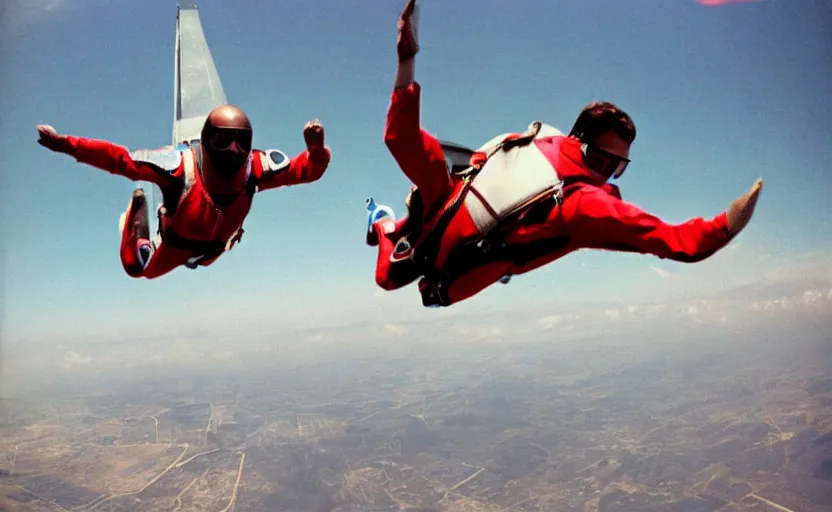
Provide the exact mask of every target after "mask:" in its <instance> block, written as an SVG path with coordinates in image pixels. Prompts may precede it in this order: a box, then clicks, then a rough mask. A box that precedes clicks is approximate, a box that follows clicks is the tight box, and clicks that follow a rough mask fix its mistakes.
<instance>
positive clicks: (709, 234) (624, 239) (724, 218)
mask: <svg viewBox="0 0 832 512" xmlns="http://www.w3.org/2000/svg"><path fill="white" fill-rule="evenodd" d="M761 187H762V182H758V183H756V184H755V185H754V186H753V187H752V189H751V190H750V191H749V192H748V193H747V194H745V195H744V196H741V197H740V198H739V199H737V200H736V201H734V202H733V203H732V205H731V207H730V208H729V209H728V210H727V211H725V212H723V213H720V214H719V215H717V216H715V217H714V218H712V219H705V218H702V217H697V218H693V219H690V220H688V221H686V222H683V223H681V224H670V223H667V222H664V221H663V220H661V219H660V218H658V217H656V216H655V215H652V214H650V213H647V212H645V211H644V210H642V209H640V208H639V207H637V206H635V205H633V204H630V203H628V202H626V201H623V200H621V199H619V198H617V197H614V196H612V195H610V194H608V193H605V192H604V191H602V190H601V189H596V188H587V189H585V190H583V191H580V192H578V194H580V196H578V197H574V198H573V200H572V201H569V200H567V201H566V202H565V203H564V206H563V216H564V220H565V221H566V226H567V230H568V232H569V236H570V237H571V238H572V239H573V240H575V241H576V242H578V243H579V244H580V245H581V246H582V247H586V248H590V249H606V250H614V251H625V252H637V253H642V254H652V255H655V256H658V257H659V258H667V259H671V260H674V261H680V262H684V263H695V262H699V261H702V260H704V259H706V258H708V257H710V256H712V255H713V254H714V253H716V252H717V251H719V250H720V249H722V248H723V247H724V246H725V245H726V244H728V242H730V241H731V239H732V238H734V237H735V236H736V235H737V234H738V233H739V232H740V231H741V230H742V229H743V228H744V227H745V225H746V224H747V222H748V219H750V217H751V214H752V213H753V208H754V205H755V204H756V201H757V197H758V196H759V192H760V188H761Z"/></svg>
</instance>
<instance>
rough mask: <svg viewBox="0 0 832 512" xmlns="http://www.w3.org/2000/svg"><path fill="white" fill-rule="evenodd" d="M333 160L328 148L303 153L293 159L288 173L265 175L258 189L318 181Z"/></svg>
mask: <svg viewBox="0 0 832 512" xmlns="http://www.w3.org/2000/svg"><path fill="white" fill-rule="evenodd" d="M331 158H332V155H331V153H330V151H329V149H328V148H326V147H323V148H320V149H317V148H316V149H315V150H313V151H308V150H307V151H303V152H302V153H299V154H298V155H296V156H295V157H294V158H292V160H291V161H290V162H289V169H288V170H287V171H286V172H279V173H277V174H273V175H263V176H262V177H261V178H260V180H259V182H258V189H259V190H268V189H271V188H277V187H285V186H289V185H300V184H303V183H312V182H313V181H318V180H319V179H321V177H322V176H323V175H324V172H325V171H326V169H327V167H329V161H330V159H331Z"/></svg>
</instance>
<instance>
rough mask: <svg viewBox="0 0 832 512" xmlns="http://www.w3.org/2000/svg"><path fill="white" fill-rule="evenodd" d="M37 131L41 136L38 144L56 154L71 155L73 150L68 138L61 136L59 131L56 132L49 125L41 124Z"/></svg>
mask: <svg viewBox="0 0 832 512" xmlns="http://www.w3.org/2000/svg"><path fill="white" fill-rule="evenodd" d="M37 129H38V135H40V138H39V139H38V144H40V145H41V146H43V147H45V148H47V149H50V150H52V151H55V152H56V153H69V152H70V150H71V149H72V148H71V146H70V145H69V141H68V140H67V138H66V136H64V135H59V134H58V131H57V130H55V128H54V127H53V126H51V125H48V124H39V125H37Z"/></svg>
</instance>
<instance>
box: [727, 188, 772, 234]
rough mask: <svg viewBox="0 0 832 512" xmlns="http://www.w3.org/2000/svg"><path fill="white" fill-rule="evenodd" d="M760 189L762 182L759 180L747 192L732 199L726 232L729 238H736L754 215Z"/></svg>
mask: <svg viewBox="0 0 832 512" xmlns="http://www.w3.org/2000/svg"><path fill="white" fill-rule="evenodd" d="M762 189H763V180H762V178H760V179H758V180H757V181H756V182H754V185H752V186H751V189H750V190H749V191H748V192H746V193H745V194H743V195H741V196H740V197H738V198H736V199H734V201H733V202H732V203H731V206H729V207H728V231H729V232H730V233H731V237H735V236H737V235H738V234H739V232H740V231H742V230H743V229H744V228H745V226H746V225H748V222H749V221H750V220H751V216H752V215H754V208H755V207H756V206H757V199H759V197H760V191H761V190H762Z"/></svg>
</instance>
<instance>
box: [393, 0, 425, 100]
mask: <svg viewBox="0 0 832 512" xmlns="http://www.w3.org/2000/svg"><path fill="white" fill-rule="evenodd" d="M418 17H419V11H418V7H417V6H416V0H408V2H407V4H406V5H405V6H404V10H402V14H401V16H400V17H399V23H398V36H397V39H396V53H398V56H399V61H398V65H397V66H396V83H395V85H394V86H393V88H394V89H396V90H398V89H403V88H405V87H407V86H408V85H410V84H411V83H413V81H414V80H415V65H416V54H417V53H419V38H418V37H417V28H418V27H417V24H418V22H419V20H418Z"/></svg>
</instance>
